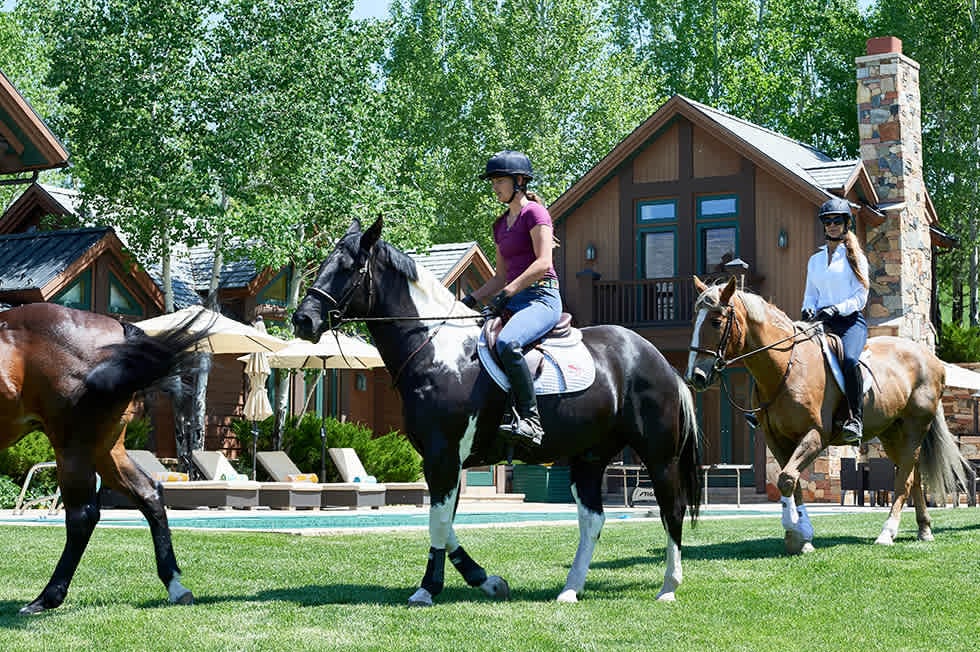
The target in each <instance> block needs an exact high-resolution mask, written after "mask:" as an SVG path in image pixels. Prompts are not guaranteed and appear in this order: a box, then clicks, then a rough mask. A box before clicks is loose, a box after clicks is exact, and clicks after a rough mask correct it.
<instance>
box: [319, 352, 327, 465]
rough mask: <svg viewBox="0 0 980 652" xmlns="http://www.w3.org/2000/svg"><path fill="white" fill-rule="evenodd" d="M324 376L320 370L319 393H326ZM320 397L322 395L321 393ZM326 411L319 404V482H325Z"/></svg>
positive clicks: (322, 370)
mask: <svg viewBox="0 0 980 652" xmlns="http://www.w3.org/2000/svg"><path fill="white" fill-rule="evenodd" d="M324 375H325V370H324V369H321V370H320V388H321V392H325V391H326V387H324V382H323V381H324ZM321 396H322V393H321ZM326 426H327V411H326V410H325V409H324V406H323V404H322V403H321V404H320V482H326V481H327V479H326V478H327V427H326Z"/></svg>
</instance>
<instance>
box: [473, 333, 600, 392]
mask: <svg viewBox="0 0 980 652" xmlns="http://www.w3.org/2000/svg"><path fill="white" fill-rule="evenodd" d="M537 350H539V351H540V352H541V353H542V354H543V356H544V360H543V361H542V363H541V372H540V373H539V374H538V375H537V376H536V377H535V379H534V393H535V394H562V393H564V392H578V391H581V390H583V389H588V388H589V387H590V386H591V385H592V383H593V382H594V381H595V362H593V360H592V354H591V353H589V350H588V349H587V348H585V344H584V343H583V342H582V331H580V330H579V329H577V328H573V329H572V332H571V333H569V334H568V335H567V336H566V337H558V338H554V339H548V340H545V343H544V344H542V345H540V346H538V347H537ZM477 354H478V355H479V358H480V362H481V363H482V364H483V368H484V369H486V370H487V373H488V374H490V377H491V378H493V380H494V382H495V383H497V385H499V386H500V388H501V389H503V390H504V391H508V390H509V389H510V381H509V380H507V374H506V373H504V370H503V369H501V368H500V365H499V364H497V361H496V360H495V359H494V356H493V354H492V352H491V351H490V347H489V346H487V341H486V336H485V335H484V334H483V333H482V332H481V333H480V342H479V345H478V346H477ZM531 373H532V375H533V374H534V373H535V370H534V369H532V370H531Z"/></svg>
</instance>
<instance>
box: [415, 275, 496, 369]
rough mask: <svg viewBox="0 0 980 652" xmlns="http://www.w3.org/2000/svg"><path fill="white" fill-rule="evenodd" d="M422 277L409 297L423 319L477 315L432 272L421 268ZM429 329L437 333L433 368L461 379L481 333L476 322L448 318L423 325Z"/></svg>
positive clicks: (434, 343) (434, 340)
mask: <svg viewBox="0 0 980 652" xmlns="http://www.w3.org/2000/svg"><path fill="white" fill-rule="evenodd" d="M417 269H418V275H419V278H418V280H417V281H415V282H411V283H409V285H408V291H409V295H410V296H411V298H412V302H413V303H414V304H415V309H416V310H417V311H418V314H419V316H420V317H447V316H458V315H466V314H468V313H469V314H473V315H474V317H475V316H476V315H477V313H476V312H475V311H473V310H470V309H469V308H467V307H466V306H464V305H463V304H462V303H460V302H458V301H456V297H454V296H453V295H452V293H451V292H450V291H449V290H447V289H446V288H445V287H444V286H443V285H442V283H441V282H439V280H438V279H437V278H436V277H435V276H433V274H432V272H430V271H428V270H427V269H425V268H424V267H422V266H418V268H417ZM423 323H424V324H425V325H426V328H428V330H429V331H430V332H431V331H433V330H434V331H435V335H434V336H433V338H432V348H433V360H432V363H433V365H436V366H441V367H443V369H442V371H443V373H445V374H452V375H453V376H455V377H456V380H457V381H459V380H461V375H460V374H461V371H460V370H461V369H462V367H464V366H465V364H466V361H465V360H466V359H465V355H466V351H472V350H473V349H474V348H475V343H476V338H477V336H478V335H479V330H478V329H477V328H476V320H475V319H474V320H472V321H471V320H469V319H449V320H447V321H439V320H438V319H433V320H432V321H426V322H423Z"/></svg>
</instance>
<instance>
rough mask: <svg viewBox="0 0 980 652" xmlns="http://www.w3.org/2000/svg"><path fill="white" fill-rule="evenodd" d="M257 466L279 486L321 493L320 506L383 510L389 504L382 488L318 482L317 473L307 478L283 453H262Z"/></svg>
mask: <svg viewBox="0 0 980 652" xmlns="http://www.w3.org/2000/svg"><path fill="white" fill-rule="evenodd" d="M255 460H256V462H258V465H259V466H260V467H261V468H262V469H264V470H265V472H266V473H268V474H269V477H271V478H272V479H273V480H277V481H280V482H289V481H298V482H305V483H307V484H308V486H313V487H316V488H317V489H318V490H319V491H320V496H321V503H320V506H321V507H322V508H324V509H328V508H332V507H347V508H350V509H357V508H358V507H381V506H382V505H384V504H386V502H387V490H386V486H387V485H383V484H378V483H375V484H366V483H359V482H318V480H319V478H317V476H316V474H315V473H308V474H304V473H303V472H302V471H300V470H299V467H297V466H296V464H294V463H293V461H292V460H291V459H289V456H288V455H287V454H286V453H285V452H283V451H263V452H261V453H257V454H256V456H255Z"/></svg>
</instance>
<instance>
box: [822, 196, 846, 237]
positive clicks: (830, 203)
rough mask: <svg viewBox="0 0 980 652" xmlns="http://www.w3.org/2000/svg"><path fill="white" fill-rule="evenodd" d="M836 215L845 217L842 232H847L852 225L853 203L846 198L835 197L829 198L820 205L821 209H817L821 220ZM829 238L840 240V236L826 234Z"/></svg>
mask: <svg viewBox="0 0 980 652" xmlns="http://www.w3.org/2000/svg"><path fill="white" fill-rule="evenodd" d="M834 215H841V216H843V218H844V230H843V231H842V232H841V233H847V231H848V229H849V227H850V225H851V219H852V218H851V204H850V202H848V201H847V200H846V199H842V198H841V197H834V198H832V199H828V200H827V201H825V202H824V203H823V204H821V205H820V210H818V211H817V219H819V220H820V221H821V222H822V221H823V220H824V219H825V218H827V217H832V216H834ZM824 237H825V238H827V239H828V240H840V238H830V237H828V236H826V235H824Z"/></svg>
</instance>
